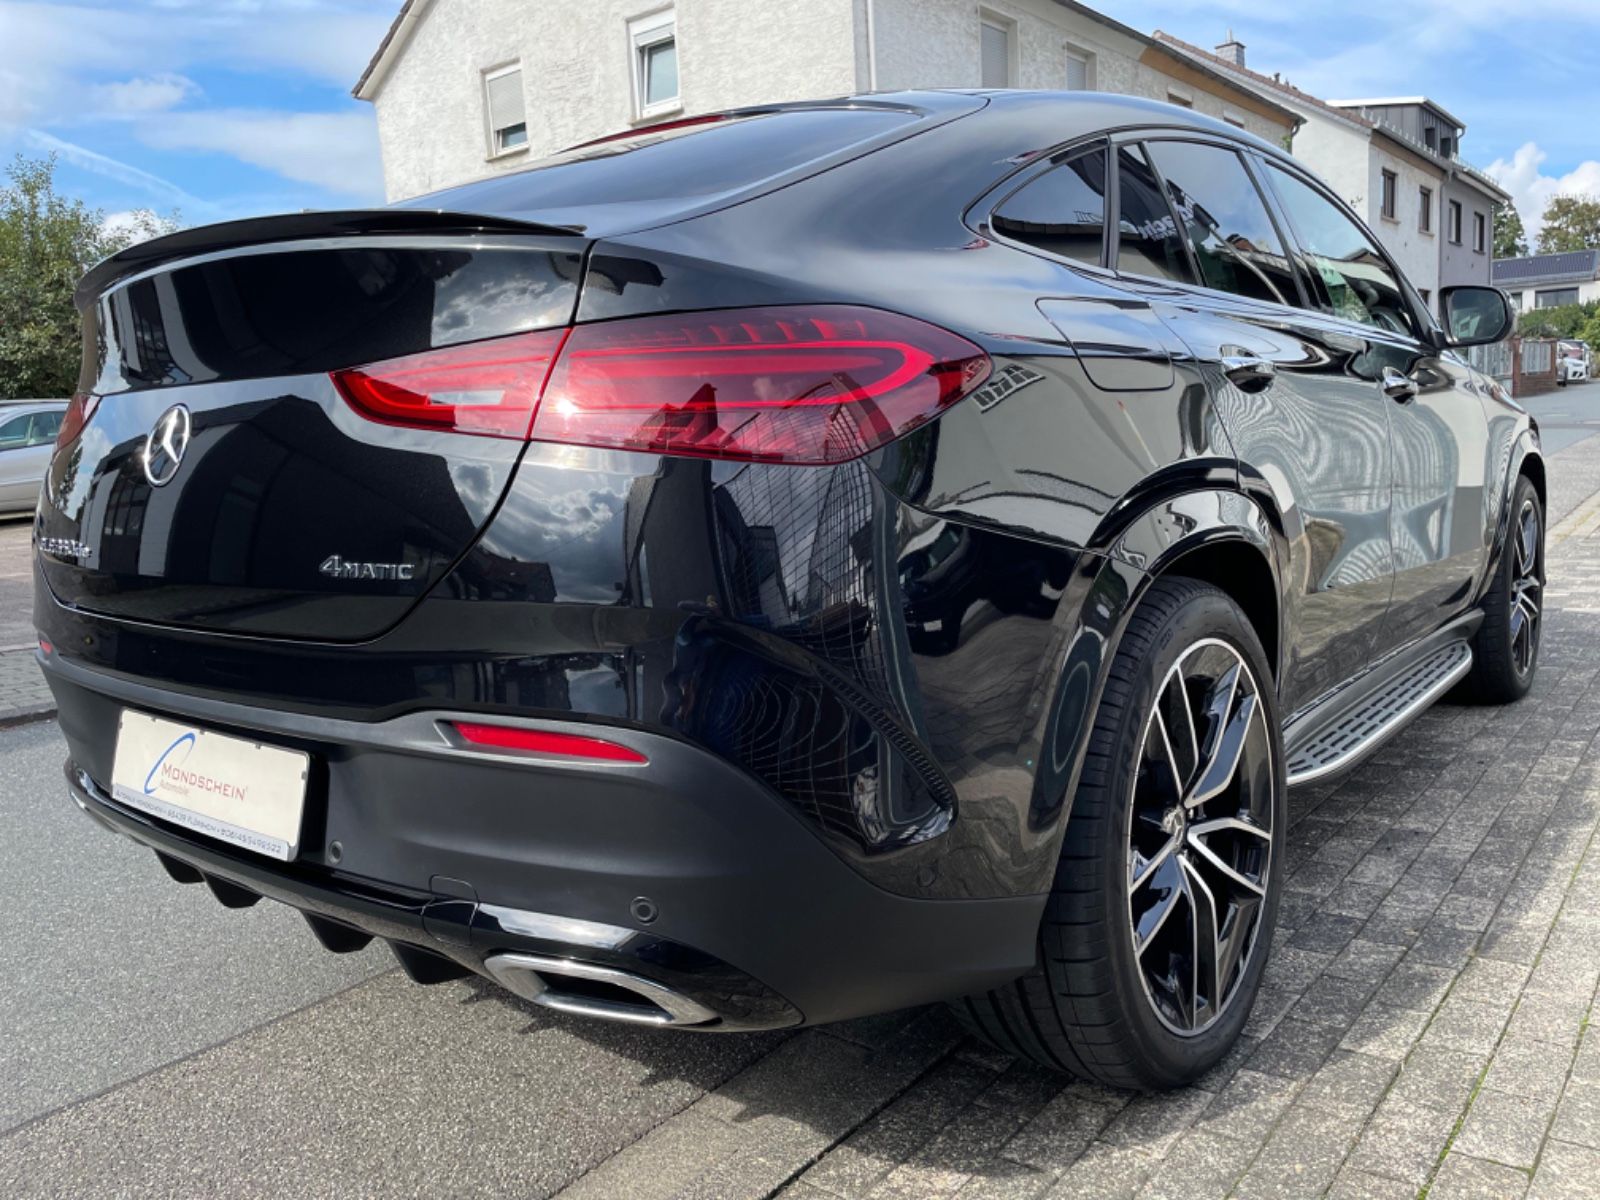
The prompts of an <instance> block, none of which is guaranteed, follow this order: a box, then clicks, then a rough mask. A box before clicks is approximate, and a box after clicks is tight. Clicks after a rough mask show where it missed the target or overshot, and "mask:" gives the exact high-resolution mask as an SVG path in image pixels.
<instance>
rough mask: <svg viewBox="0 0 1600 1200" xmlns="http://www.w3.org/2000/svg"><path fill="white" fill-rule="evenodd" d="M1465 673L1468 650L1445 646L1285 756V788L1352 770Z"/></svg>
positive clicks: (1463, 644)
mask: <svg viewBox="0 0 1600 1200" xmlns="http://www.w3.org/2000/svg"><path fill="white" fill-rule="evenodd" d="M1471 669H1472V648H1471V647H1470V646H1468V645H1467V643H1466V642H1451V643H1450V644H1449V645H1447V646H1441V647H1440V648H1439V649H1437V650H1435V651H1433V652H1432V653H1431V654H1427V655H1425V656H1424V657H1422V658H1420V659H1418V660H1417V661H1416V662H1415V663H1413V664H1412V665H1411V666H1410V667H1409V668H1407V669H1406V670H1405V671H1404V672H1402V673H1401V674H1400V675H1398V676H1396V677H1395V678H1393V679H1391V680H1389V681H1388V682H1387V683H1385V684H1383V685H1382V686H1381V687H1379V688H1378V689H1377V690H1375V691H1374V692H1372V694H1371V695H1369V696H1366V697H1364V698H1363V699H1362V700H1361V701H1360V702H1359V703H1358V704H1357V705H1356V706H1355V707H1354V708H1351V709H1349V710H1347V711H1345V712H1343V713H1340V714H1339V715H1338V716H1337V717H1335V718H1334V719H1333V720H1332V721H1331V722H1329V723H1328V724H1327V725H1325V726H1322V727H1321V728H1319V729H1317V730H1316V732H1314V733H1313V734H1311V736H1310V738H1309V740H1307V741H1306V742H1305V743H1304V744H1303V745H1300V746H1297V747H1295V749H1294V750H1293V751H1291V752H1290V754H1289V786H1290V787H1296V786H1298V785H1300V784H1304V783H1313V782H1315V781H1316V780H1318V779H1322V778H1324V777H1325V776H1328V775H1332V774H1334V773H1335V772H1336V771H1342V770H1344V769H1346V768H1347V767H1352V766H1354V765H1355V764H1356V763H1357V762H1358V761H1360V760H1361V759H1363V758H1365V757H1366V756H1367V755H1368V754H1370V753H1371V752H1372V751H1374V750H1376V749H1377V748H1378V747H1379V746H1381V745H1383V743H1384V742H1386V741H1388V740H1389V739H1390V738H1391V737H1393V736H1394V735H1395V734H1397V733H1399V732H1400V730H1402V729H1403V728H1405V726H1406V724H1407V723H1408V722H1409V721H1410V720H1411V718H1412V717H1414V716H1416V715H1417V714H1418V713H1420V712H1421V711H1422V710H1423V709H1425V708H1427V707H1428V705H1430V704H1432V703H1433V702H1434V701H1435V700H1437V699H1438V698H1439V697H1440V696H1442V695H1444V694H1445V693H1446V692H1447V691H1449V690H1450V689H1451V688H1452V687H1453V686H1455V684H1456V682H1457V681H1458V680H1460V679H1461V677H1462V676H1463V675H1465V674H1466V673H1467V672H1468V671H1469V670H1471Z"/></svg>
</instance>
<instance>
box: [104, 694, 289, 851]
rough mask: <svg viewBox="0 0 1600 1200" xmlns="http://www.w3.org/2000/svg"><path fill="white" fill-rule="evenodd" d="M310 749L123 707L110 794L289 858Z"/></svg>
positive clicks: (144, 809)
mask: <svg viewBox="0 0 1600 1200" xmlns="http://www.w3.org/2000/svg"><path fill="white" fill-rule="evenodd" d="M309 764H310V759H309V757H308V756H307V755H305V754H303V753H301V752H300V751H298V750H284V749H281V748H279V747H277V746H262V745H259V744H257V743H256V742H250V741H246V740H245V739H243V738H236V737H228V736H227V735H226V734H221V733H215V732H213V731H211V730H209V729H201V728H200V727H199V726H197V725H180V724H178V723H177V722H176V721H164V720H162V719H161V718H159V717H150V716H146V715H145V714H144V713H138V712H131V711H128V710H124V711H123V714H122V720H121V721H120V722H119V723H118V727H117V754H116V759H115V761H114V763H113V765H112V768H111V794H112V796H113V797H114V798H115V799H117V800H118V801H120V802H121V803H123V804H126V805H127V806H128V807H130V808H137V809H139V810H140V811H141V812H147V813H149V814H150V815H151V816H155V817H160V818H161V819H162V820H163V821H170V822H171V823H172V824H174V825H181V826H183V828H185V829H189V830H192V831H193V832H195V833H199V834H204V835H205V836H206V837H211V838H216V839H217V840H218V841H221V842H230V843H232V844H233V845H235V846H243V847H244V848H245V849H246V850H254V851H255V852H256V853H258V854H265V855H267V856H269V857H271V858H277V859H281V860H283V861H284V862H287V861H289V860H290V859H291V858H293V857H294V856H295V852H296V851H297V850H298V849H299V847H300V814H301V810H302V809H303V808H304V807H305V798H306V772H307V769H308V767H309Z"/></svg>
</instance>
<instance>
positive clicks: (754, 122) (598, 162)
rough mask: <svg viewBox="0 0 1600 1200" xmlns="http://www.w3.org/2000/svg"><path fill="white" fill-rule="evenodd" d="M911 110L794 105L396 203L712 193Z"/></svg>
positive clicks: (516, 203) (509, 205)
mask: <svg viewBox="0 0 1600 1200" xmlns="http://www.w3.org/2000/svg"><path fill="white" fill-rule="evenodd" d="M918 119H919V118H918V115H917V114H915V113H911V112H900V111H893V110H884V109H803V110H789V111H785V112H777V113H765V114H762V115H758V116H752V117H739V118H734V119H731V120H726V121H714V122H709V123H706V124H701V125H686V126H683V127H680V128H678V129H664V130H658V131H655V132H651V131H649V130H641V131H640V133H639V134H638V136H636V137H627V138H618V139H616V140H613V141H606V142H601V143H599V144H598V145H593V146H587V147H579V148H577V149H574V150H568V151H566V152H564V153H562V154H557V155H555V156H553V157H551V158H547V159H543V160H541V161H540V162H538V163H535V164H533V165H532V166H531V167H529V168H527V169H526V170H521V171H516V172H513V173H510V174H506V175H497V176H495V177H494V178H492V179H484V180H480V181H479V182H477V183H469V184H466V185H464V186H462V187H459V188H452V189H450V190H448V191H443V192H435V193H433V194H432V195H430V196H422V197H418V198H416V199H414V200H408V201H406V202H405V203H406V204H407V205H412V206H420V207H425V208H434V207H441V208H446V209H454V210H456V211H461V212H482V211H489V212H507V211H514V210H517V209H521V208H528V207H535V206H536V207H537V208H538V209H540V210H541V211H546V210H551V209H562V208H568V207H572V208H579V207H581V206H584V205H590V204H595V203H597V202H598V203H604V204H607V205H615V204H626V203H636V202H639V201H661V200H678V199H687V198H692V197H700V196H716V195H721V194H723V193H726V192H733V191H740V190H743V189H745V188H748V187H751V186H753V185H755V184H758V183H760V182H762V181H764V180H767V179H771V178H772V177H774V176H777V175H782V174H784V173H785V172H788V171H792V170H794V169H795V168H797V167H801V166H804V165H805V164H806V163H809V162H814V161H815V160H817V159H820V158H826V157H827V156H829V155H832V154H836V153H838V152H839V151H842V150H847V149H849V148H850V147H851V146H854V145H857V144H858V143H861V142H864V141H868V140H869V139H871V138H875V137H879V136H881V135H884V134H890V133H894V132H896V131H898V130H902V129H904V128H905V127H906V126H907V125H910V124H911V123H913V122H915V121H916V120H918Z"/></svg>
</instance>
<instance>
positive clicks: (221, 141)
mask: <svg viewBox="0 0 1600 1200" xmlns="http://www.w3.org/2000/svg"><path fill="white" fill-rule="evenodd" d="M136 133H137V135H138V137H139V139H140V140H141V141H143V142H145V143H147V144H148V145H151V146H154V147H156V148H157V149H162V150H198V151H210V152H214V153H218V154H227V155H231V156H232V157H234V158H237V159H239V160H241V161H243V162H247V163H250V164H251V165H252V166H257V167H261V168H263V169H264V170H268V171H272V172H275V173H276V174H279V175H282V176H284V177H285V178H287V179H293V180H296V181H298V182H300V183H309V184H313V185H315V186H317V187H322V188H326V189H328V190H329V191H331V192H338V193H340V194H341V195H346V196H354V197H359V198H361V199H364V200H371V201H374V202H376V201H377V200H379V199H380V198H381V197H382V195H383V170H382V167H381V165H380V162H379V159H378V137H377V133H376V131H375V130H374V128H373V119H372V114H371V113H370V112H369V111H365V110H363V111H357V112H342V113H284V112H274V111H271V110H266V109H212V110H202V111H191V112H172V113H163V114H162V115H160V116H159V117H154V118H151V119H150V120H148V121H145V122H141V123H140V124H139V125H138V126H136Z"/></svg>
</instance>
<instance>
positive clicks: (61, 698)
mask: <svg viewBox="0 0 1600 1200" xmlns="http://www.w3.org/2000/svg"><path fill="white" fill-rule="evenodd" d="M41 665H42V666H43V667H44V670H45V674H46V677H47V678H48V680H49V682H50V685H51V688H52V689H53V691H54V692H55V695H56V700H57V704H58V707H59V711H60V722H61V728H62V731H63V733H64V734H65V736H66V738H67V742H68V745H69V749H70V752H71V758H70V760H69V762H68V765H67V777H68V786H69V789H70V791H71V793H72V795H73V798H74V799H75V800H76V801H77V802H78V804H79V805H80V806H81V807H82V808H83V809H84V810H85V811H86V812H88V813H89V814H90V815H91V816H93V817H94V818H95V819H96V820H98V821H99V822H100V823H102V824H103V825H106V826H108V827H109V828H112V829H114V830H116V831H118V832H120V833H123V834H125V835H127V836H129V837H131V838H133V839H134V840H135V841H137V842H140V843H142V844H144V845H146V846H149V847H150V848H152V849H154V850H156V851H157V852H158V853H159V854H160V855H161V856H162V857H163V861H164V863H166V865H167V867H168V870H169V872H171V873H172V874H173V875H174V877H175V878H180V879H185V880H188V881H198V880H199V879H201V878H204V879H205V880H206V881H207V882H208V883H210V884H211V885H212V890H213V891H216V892H217V893H218V895H219V898H221V899H223V901H224V902H225V903H230V902H231V903H250V902H252V897H258V896H266V897H268V898H271V899H275V900H279V901H282V902H283V903H286V904H289V905H291V906H293V907H295V908H297V909H300V910H301V911H302V912H305V913H306V914H308V916H309V917H310V918H313V920H312V926H313V929H314V930H315V931H316V932H317V933H318V936H319V937H320V938H321V939H322V940H323V942H324V944H325V945H328V946H329V948H330V949H341V948H350V949H353V948H356V947H357V946H359V945H361V944H364V943H365V941H366V940H367V935H370V936H373V937H379V938H383V939H385V940H387V941H389V942H390V943H391V944H393V945H395V947H396V949H397V952H398V953H399V955H400V958H401V961H402V964H403V965H405V966H406V967H407V969H408V971H410V972H411V974H412V975H413V977H415V978H420V979H422V980H423V981H428V980H429V979H430V978H448V977H451V976H453V975H459V974H461V973H462V971H463V970H470V971H476V972H479V973H482V974H486V975H493V974H495V972H496V966H495V960H496V957H497V956H500V955H507V954H516V955H523V956H531V957H532V959H533V960H546V961H548V960H552V959H554V960H561V961H566V962H578V963H581V964H586V965H588V966H593V967H596V968H604V969H606V970H614V971H620V972H624V973H627V974H628V975H629V976H631V977H634V978H637V979H640V980H643V981H646V982H647V983H651V984H655V985H659V986H660V987H663V988H666V989H669V990H670V992H671V993H672V994H673V995H674V996H679V997H683V998H686V999H687V1000H689V1001H690V1002H691V1004H690V1005H689V1006H687V1008H686V1011H688V1012H691V1013H702V1012H704V1013H709V1014H710V1019H709V1020H707V1019H698V1020H694V1021H685V1022H672V1023H685V1024H693V1025H694V1026H695V1027H697V1028H707V1029H727V1030H733V1029H759V1028H773V1027H778V1026H784V1025H792V1024H796V1023H799V1022H802V1021H804V1022H806V1023H818V1022H826V1021H834V1020H841V1019H845V1018H850V1017H856V1016H862V1015H867V1014H870V1013H875V1012H883V1011H888V1010H892V1009H896V1008H902V1007H907V1006H910V1005H914V1004H920V1003H926V1002H929V1001H932V1000H937V999H941V998H945V997H951V996H957V995H962V994H966V993H969V992H973V991H978V990H982V989H985V988H988V987H992V986H994V985H996V984H999V983H1002V982H1004V981H1005V980H1007V979H1009V978H1013V977H1015V976H1016V975H1018V974H1021V973H1022V972H1024V971H1026V970H1028V969H1029V968H1030V967H1031V966H1032V965H1033V962H1034V944H1035V934H1036V931H1037V928H1038V922H1039V918H1040V915H1041V912H1042V909H1043V903H1044V897H1042V896H1026V897H1018V898H1013V899H989V900H919V899H912V898H908V897H904V896H899V895H895V894H893V893H890V892H887V891H885V890H883V889H881V888H879V887H877V886H875V885H874V884H872V883H870V882H869V881H867V880H866V879H864V878H863V877H862V876H861V874H860V873H858V872H857V871H855V870H853V869H852V868H851V867H850V866H849V865H848V864H847V863H845V862H844V861H843V860H841V859H840V858H839V856H838V855H837V854H835V853H834V852H832V851H831V850H830V849H829V848H828V847H827V846H825V845H824V844H823V843H822V842H821V840H820V839H819V838H818V837H817V835H816V834H815V833H813V832H812V830H811V828H810V827H809V826H808V825H806V824H805V823H804V822H803V821H802V820H801V819H800V818H799V817H797V816H796V815H795V814H794V813H793V811H792V809H791V808H790V807H789V806H788V805H787V804H785V803H784V802H783V801H782V800H781V799H780V798H778V797H777V796H775V795H773V794H772V793H770V792H769V791H768V790H767V789H766V788H765V787H764V786H763V785H762V784H761V783H759V782H758V781H756V780H754V779H752V778H750V777H748V776H746V775H744V774H743V773H741V772H740V771H738V770H737V769H736V768H734V767H732V766H730V765H729V764H727V763H725V762H723V761H722V760H720V759H718V758H716V757H715V756H713V755H711V754H709V753H707V752H706V751H703V750H700V749H698V748H696V747H694V746H691V745H688V744H686V743H683V742H680V741H677V740H674V739H672V738H668V737H664V736H661V735H658V734H653V733H649V732H645V731H642V730H636V729H632V728H620V727H614V726H604V727H595V726H586V725H582V724H578V723H574V722H563V723H560V724H559V725H556V724H554V723H552V727H553V728H560V729H562V730H566V731H570V732H579V733H583V732H588V733H592V734H594V735H596V736H603V737H606V738H608V739H610V740H612V741H621V742H624V743H625V744H627V745H629V746H631V747H633V748H635V749H637V750H639V751H640V752H642V753H643V754H644V755H645V756H646V757H647V758H648V759H649V763H648V765H647V766H643V767H640V766H634V765H625V764H619V765H610V764H589V763H585V764H583V765H582V766H573V765H570V764H560V763H555V762H551V761H545V760H531V759H524V758H518V759H507V758H505V757H503V756H496V755H492V754H482V753H475V752H470V751H463V750H460V749H458V748H456V747H452V746H451V745H449V744H448V743H447V742H446V741H445V740H444V738H443V737H442V735H440V734H439V732H438V728H437V722H438V720H439V719H440V717H442V716H446V715H448V714H446V713H443V712H438V713H414V714H409V715H406V716H403V717H399V718H395V719H394V720H390V721H382V722H355V721H341V720H330V719H327V718H322V717H312V716H306V715H302V714H296V713H290V712H284V711H281V710H276V709H267V708H261V707H255V706H246V705H239V704H233V703H226V702H222V701H216V700H210V699H202V698H198V697H191V696H180V695H177V694H174V693H171V692H166V691H162V690H158V689H154V688H149V687H147V686H145V685H142V684H138V683H133V682H130V681H127V680H124V679H121V678H116V677H113V676H110V675H106V674H103V673H101V672H98V671H95V670H92V669H90V668H88V667H85V666H83V665H81V664H79V663H76V662H74V661H73V660H71V659H64V658H62V657H61V656H60V655H59V654H51V655H48V656H41ZM124 707H131V708H136V709H139V710H140V711H144V712H149V713H152V714H155V715H159V716H166V717H168V718H171V719H175V720H180V721H187V722H192V723H195V724H203V725H205V726H207V727H209V728H214V729H218V730H221V731H223V732H235V733H242V734H249V735H251V736H254V737H256V738H258V739H259V740H270V741H273V742H275V743H278V744H282V745H288V746H292V747H295V748H299V749H304V750H306V751H308V752H309V753H310V754H311V755H312V761H313V764H314V767H313V771H312V776H311V782H310V785H309V790H308V794H307V801H306V811H305V825H304V829H303V832H302V836H301V851H300V855H299V857H298V858H297V859H296V860H295V861H294V862H291V863H279V862H276V861H273V860H269V859H265V858H258V857H255V856H253V855H250V854H249V853H248V852H245V851H240V850H235V849H234V848H232V847H230V846H226V845H223V844H221V843H216V842H212V841H209V840H206V839H203V838H200V837H198V836H196V835H194V834H191V833H189V832H187V831H184V830H181V829H178V828H177V827H175V826H170V825H167V824H165V823H164V822H161V821H159V820H157V819H155V818H152V817H149V816H146V815H145V814H143V813H139V812H136V811H134V810H132V809H129V808H126V807H124V806H122V805H120V804H118V803H117V802H116V801H114V800H112V799H111V798H110V797H109V794H108V783H109V779H110V774H111V760H112V755H113V751H114V745H115V736H116V727H117V718H118V715H119V713H120V711H121V710H122V709H123V708H124ZM335 843H337V844H338V849H337V852H335V851H334V850H333V847H334V844H335ZM641 899H642V900H643V901H645V903H643V904H641V903H639V901H640V900H641ZM641 912H642V913H644V914H645V915H647V916H650V917H651V919H649V920H641V918H640V915H639V914H640V913H641ZM651 914H653V915H651ZM502 965H503V964H502ZM601 974H602V975H603V972H601ZM502 977H504V974H503V972H502ZM636 990H638V989H636ZM592 991H593V989H591V992H592ZM525 994H526V993H525ZM555 1006H557V1007H560V1005H559V1004H558V1005H555ZM663 1023H665V1022H663Z"/></svg>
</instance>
